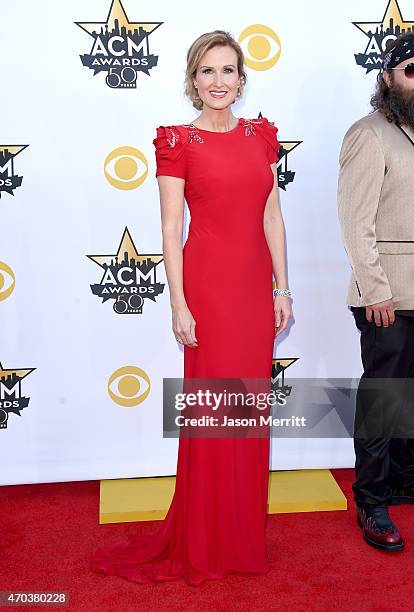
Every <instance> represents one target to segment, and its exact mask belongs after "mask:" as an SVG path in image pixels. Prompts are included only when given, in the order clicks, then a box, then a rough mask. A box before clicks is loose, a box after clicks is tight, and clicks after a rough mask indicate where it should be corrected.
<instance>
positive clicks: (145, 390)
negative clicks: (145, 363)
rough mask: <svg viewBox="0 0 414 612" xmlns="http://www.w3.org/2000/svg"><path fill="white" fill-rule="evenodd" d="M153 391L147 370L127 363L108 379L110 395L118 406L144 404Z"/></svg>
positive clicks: (125, 406) (131, 406) (127, 406)
mask: <svg viewBox="0 0 414 612" xmlns="http://www.w3.org/2000/svg"><path fill="white" fill-rule="evenodd" d="M150 391H151V381H150V377H149V376H148V374H147V373H146V372H145V370H142V369H141V368H138V367H137V366H132V365H127V366H123V367H121V368H118V369H117V370H115V372H113V373H112V374H111V376H110V377H109V380H108V394H109V397H110V398H111V399H112V401H114V402H115V403H116V404H118V406H123V407H124V408H133V407H134V406H138V404H142V402H144V401H145V400H146V399H147V397H148V395H149V394H150Z"/></svg>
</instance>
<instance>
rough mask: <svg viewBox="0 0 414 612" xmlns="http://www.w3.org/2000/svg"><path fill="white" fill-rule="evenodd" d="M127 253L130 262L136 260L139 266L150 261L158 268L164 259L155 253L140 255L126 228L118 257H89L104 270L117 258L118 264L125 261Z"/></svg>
mask: <svg viewBox="0 0 414 612" xmlns="http://www.w3.org/2000/svg"><path fill="white" fill-rule="evenodd" d="M125 253H127V254H128V260H129V261H131V259H134V260H135V263H137V264H142V263H144V262H146V261H148V260H150V261H151V262H152V263H153V264H154V265H155V266H157V265H158V264H159V263H160V262H161V261H162V260H163V259H164V258H163V256H162V255H158V254H153V253H146V254H145V255H144V254H143V255H139V254H138V251H137V249H136V247H135V244H134V241H133V240H132V238H131V234H130V233H129V231H128V228H127V227H126V228H125V230H124V233H123V235H122V239H121V242H120V244H119V247H118V252H117V254H116V255H87V257H89V259H92V261H94V262H95V263H97V264H98V265H100V266H101V267H102V268H104V267H106V266H110V265H112V264H113V263H114V258H115V257H116V258H117V261H118V263H120V262H121V261H122V260H123V258H124V256H125Z"/></svg>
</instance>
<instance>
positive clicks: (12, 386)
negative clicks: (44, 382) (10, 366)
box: [0, 363, 36, 429]
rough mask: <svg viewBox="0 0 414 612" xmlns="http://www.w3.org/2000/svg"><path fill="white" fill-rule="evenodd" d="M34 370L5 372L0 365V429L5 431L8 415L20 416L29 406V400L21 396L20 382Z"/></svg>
mask: <svg viewBox="0 0 414 612" xmlns="http://www.w3.org/2000/svg"><path fill="white" fill-rule="evenodd" d="M35 369H36V368H25V369H20V370H6V369H5V368H3V366H2V365H1V363H0V429H7V422H8V420H9V414H10V413H14V414H17V415H18V416H22V415H21V414H20V413H21V411H22V410H23V409H24V408H27V406H28V405H29V402H30V398H29V397H25V396H24V395H23V394H22V380H23V379H24V378H26V376H28V375H29V374H31V373H32V372H33V371H34V370H35Z"/></svg>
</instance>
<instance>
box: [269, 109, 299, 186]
mask: <svg viewBox="0 0 414 612" xmlns="http://www.w3.org/2000/svg"><path fill="white" fill-rule="evenodd" d="M262 117H263V115H262V113H259V116H258V119H261V118H262ZM302 142H303V140H279V144H280V148H279V154H278V157H279V159H278V161H277V164H276V169H277V182H278V185H279V187H280V189H283V191H286V187H287V185H289V183H292V182H293V181H294V179H295V176H296V172H292V170H289V168H288V155H289V153H292V151H293V150H294V149H296V147H298V146H299V145H300V144H302Z"/></svg>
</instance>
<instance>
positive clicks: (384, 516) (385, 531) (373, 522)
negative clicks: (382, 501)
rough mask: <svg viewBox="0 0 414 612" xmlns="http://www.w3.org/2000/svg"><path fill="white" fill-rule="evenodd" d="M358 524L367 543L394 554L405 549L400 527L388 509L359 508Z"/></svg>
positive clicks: (377, 507)
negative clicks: (391, 517)
mask: <svg viewBox="0 0 414 612" xmlns="http://www.w3.org/2000/svg"><path fill="white" fill-rule="evenodd" d="M357 522H358V525H359V526H360V527H361V529H362V534H363V536H364V540H365V542H367V543H368V544H370V545H371V546H375V547H376V548H380V549H381V550H386V551H389V552H394V551H397V550H402V549H403V548H404V541H403V539H402V537H401V535H400V532H399V531H398V527H397V526H396V525H395V524H394V523H393V522H392V520H391V519H390V517H389V515H388V510H387V508H383V507H380V506H372V507H366V506H365V507H363V508H361V507H360V506H357Z"/></svg>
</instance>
